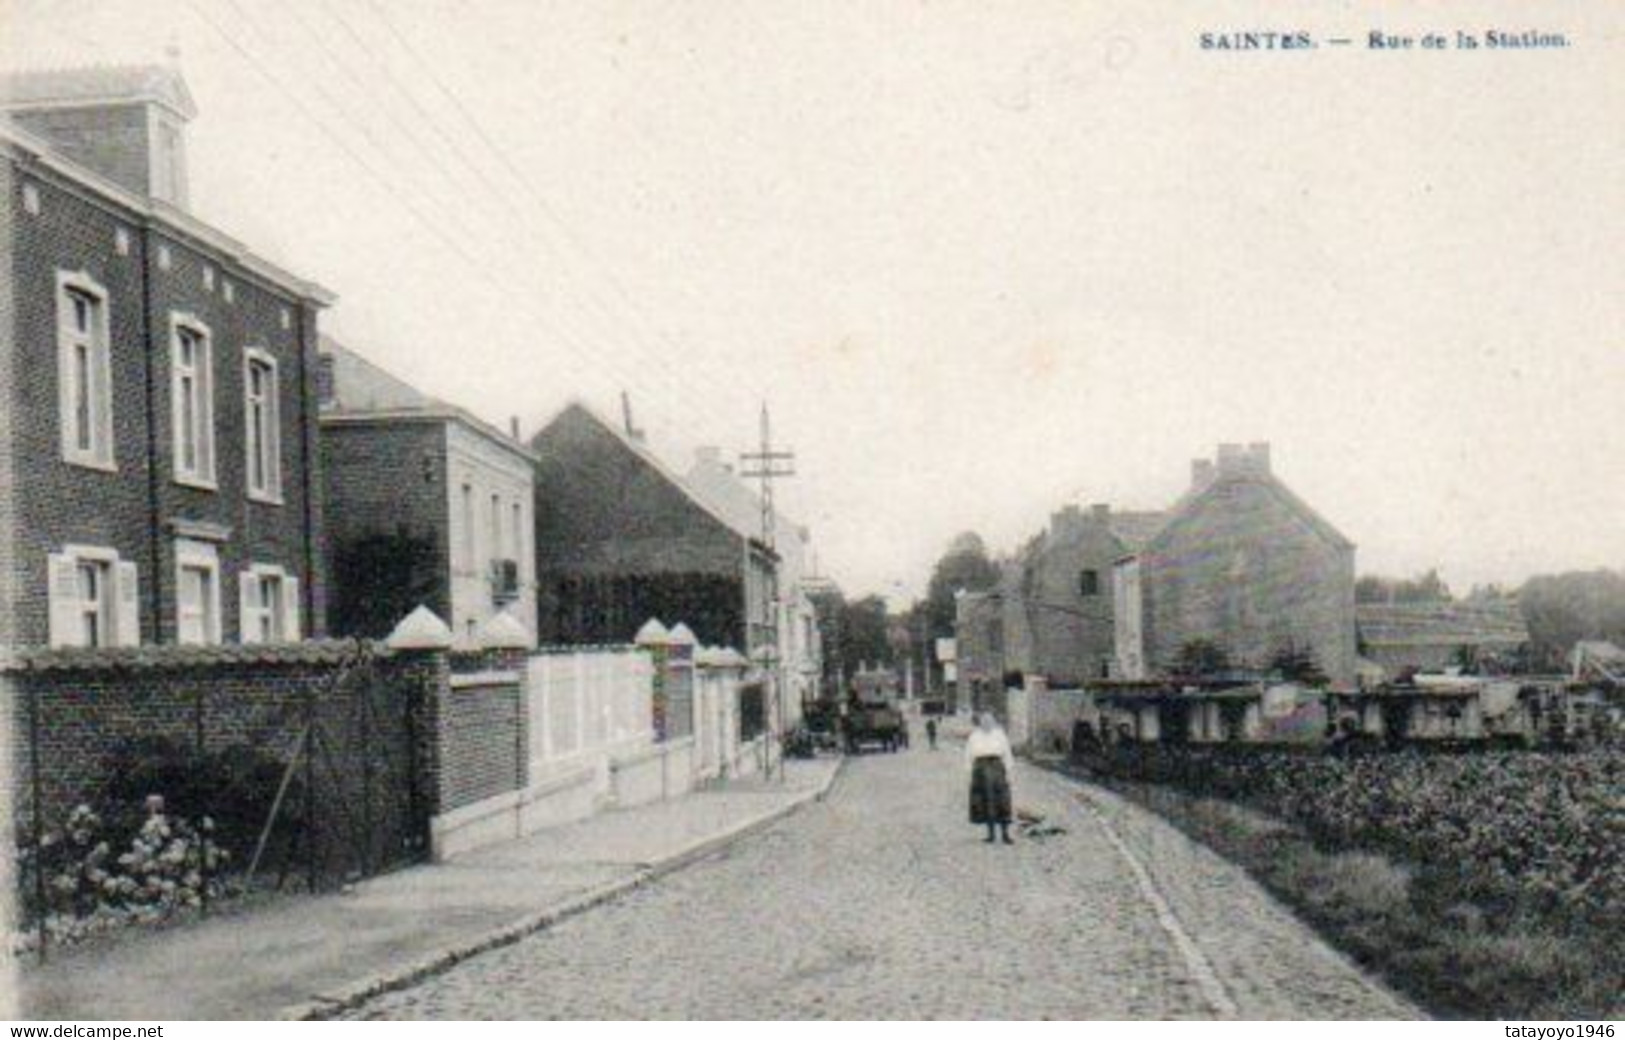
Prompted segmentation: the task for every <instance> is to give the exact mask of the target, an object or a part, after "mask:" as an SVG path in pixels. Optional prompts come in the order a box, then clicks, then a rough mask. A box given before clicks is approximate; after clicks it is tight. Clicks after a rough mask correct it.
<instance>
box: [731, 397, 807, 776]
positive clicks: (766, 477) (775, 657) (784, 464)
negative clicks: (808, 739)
mask: <svg viewBox="0 0 1625 1040" xmlns="http://www.w3.org/2000/svg"><path fill="white" fill-rule="evenodd" d="M761 438H762V439H761V446H760V449H759V450H757V451H753V452H744V453H743V454H741V455H740V456H739V463H740V467H739V468H740V476H742V477H745V478H749V479H755V480H760V481H761V486H762V490H761V500H762V546H763V548H764V549H766V551H767V558H768V559H767V575H768V579H767V589H766V592H767V599H768V622H769V623H768V624H767V626H766V628H767V632H766V639H765V641H764V643H763V646H764V648H765V649H766V651H767V656H768V661H767V664H768V665H769V667H770V668H771V669H772V677H773V705H772V710H770V711H769V712H768V733H767V746H768V756H767V766H768V769H769V770H771V769H772V768H773V754H772V748H773V738H774V736H775V734H774V733H773V728H774V726H775V725H777V726H778V727H779V728H780V729H781V730H782V729H783V727H784V685H785V670H784V657H783V655H782V654H781V653H780V652H779V621H780V613H781V610H782V603H781V600H780V595H779V559H778V539H777V537H776V534H777V529H778V519H777V517H776V516H775V515H774V511H773V481H775V480H778V479H780V478H783V477H793V476H795V474H796V467H795V459H796V454H795V452H793V451H790V450H788V449H783V448H780V449H774V447H773V431H772V425H771V421H770V420H769V418H768V414H767V402H766V401H763V402H762V426H761ZM777 736H778V737H779V738H780V740H779V780H780V781H781V782H782V781H783V780H784V741H783V739H782V738H783V734H782V733H779V734H777Z"/></svg>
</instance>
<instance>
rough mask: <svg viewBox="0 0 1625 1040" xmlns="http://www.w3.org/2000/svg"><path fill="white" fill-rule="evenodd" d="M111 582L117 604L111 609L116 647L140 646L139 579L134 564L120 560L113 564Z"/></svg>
mask: <svg viewBox="0 0 1625 1040" xmlns="http://www.w3.org/2000/svg"><path fill="white" fill-rule="evenodd" d="M113 572H114V574H115V575H116V577H115V578H114V580H113V584H114V586H115V592H116V594H117V596H118V603H117V605H116V606H115V607H114V608H113V631H114V632H115V633H116V634H117V635H116V640H115V642H116V645H118V646H140V645H141V577H140V571H139V569H138V568H137V567H136V565H135V563H134V562H133V561H130V560H120V561H119V562H118V563H116V564H114V566H113Z"/></svg>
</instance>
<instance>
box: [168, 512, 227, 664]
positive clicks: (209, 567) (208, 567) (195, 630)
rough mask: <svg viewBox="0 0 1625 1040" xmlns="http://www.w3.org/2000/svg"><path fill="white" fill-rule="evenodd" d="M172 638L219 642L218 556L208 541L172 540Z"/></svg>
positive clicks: (197, 643)
mask: <svg viewBox="0 0 1625 1040" xmlns="http://www.w3.org/2000/svg"><path fill="white" fill-rule="evenodd" d="M175 641H176V642H178V643H181V644H183V645H187V646H202V645H212V644H215V643H219V642H220V557H219V554H218V553H217V552H216V551H215V547H214V546H212V545H210V544H209V543H207V542H197V541H193V540H191V539H187V538H182V539H179V540H178V541H176V543H175Z"/></svg>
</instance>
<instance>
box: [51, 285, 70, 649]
mask: <svg viewBox="0 0 1625 1040" xmlns="http://www.w3.org/2000/svg"><path fill="white" fill-rule="evenodd" d="M72 311H73V298H72V297H71V296H70V295H69V294H68V293H67V291H66V290H64V289H63V288H62V287H61V285H60V284H58V286H57V290H56V381H57V394H56V403H57V428H58V431H59V436H60V437H61V443H62V453H63V455H64V456H67V457H71V456H72V454H73V451H74V448H75V445H74V437H73V364H72V358H73V351H72V350H71V349H70V348H69V342H70V338H69V329H70V328H72V322H73V318H72ZM52 559H53V560H54V559H56V557H52ZM51 587H52V589H53V591H54V590H55V588H56V584H55V582H52V586H51ZM51 644H52V645H53V646H54V645H56V639H55V638H54V637H53V638H52V639H51Z"/></svg>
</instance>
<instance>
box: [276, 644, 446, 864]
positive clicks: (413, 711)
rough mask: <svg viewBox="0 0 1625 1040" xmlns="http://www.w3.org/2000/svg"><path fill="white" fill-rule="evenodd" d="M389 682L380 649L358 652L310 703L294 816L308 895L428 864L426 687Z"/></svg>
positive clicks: (369, 648)
mask: <svg viewBox="0 0 1625 1040" xmlns="http://www.w3.org/2000/svg"><path fill="white" fill-rule="evenodd" d="M390 680H391V675H390V674H389V671H388V670H387V669H383V668H380V667H379V658H378V656H377V654H376V652H375V651H373V650H372V649H371V647H369V646H366V645H360V646H358V649H357V652H356V654H355V655H354V657H353V658H351V659H350V660H349V661H347V662H346V663H345V666H344V667H343V668H342V669H341V670H340V671H339V672H338V673H337V674H336V675H335V677H334V682H333V683H332V685H331V686H330V687H329V688H328V690H327V691H326V692H325V693H324V694H323V695H320V696H315V697H311V698H309V699H307V703H306V705H305V710H306V717H305V720H304V721H305V732H306V738H305V742H304V749H303V751H304V753H303V754H302V756H301V762H300V763H299V765H300V767H301V768H302V769H303V770H304V776H303V784H302V785H301V786H302V787H303V788H304V793H305V797H304V799H303V801H304V805H302V806H299V807H298V811H299V814H300V816H301V819H300V825H301V830H302V832H303V845H304V848H303V859H304V864H303V865H304V868H305V872H306V875H307V881H308V884H309V886H310V887H311V888H312V889H318V888H323V887H331V886H332V885H334V884H335V883H342V882H346V881H352V880H355V879H358V878H364V877H371V876H373V875H375V874H381V873H384V872H387V871H390V870H394V869H397V868H400V867H403V866H408V865H410V864H413V863H418V862H422V861H423V860H425V859H426V858H427V857H428V853H429V799H428V797H427V794H426V792H425V790H424V777H423V770H422V769H421V768H420V764H421V758H422V755H423V748H422V745H421V743H420V740H419V736H420V733H421V732H422V731H423V730H424V728H425V727H424V718H423V714H424V708H425V706H424V704H423V703H422V700H423V698H422V690H421V688H420V687H419V686H418V685H417V684H415V683H396V682H391V681H390Z"/></svg>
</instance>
